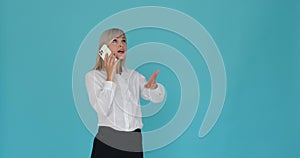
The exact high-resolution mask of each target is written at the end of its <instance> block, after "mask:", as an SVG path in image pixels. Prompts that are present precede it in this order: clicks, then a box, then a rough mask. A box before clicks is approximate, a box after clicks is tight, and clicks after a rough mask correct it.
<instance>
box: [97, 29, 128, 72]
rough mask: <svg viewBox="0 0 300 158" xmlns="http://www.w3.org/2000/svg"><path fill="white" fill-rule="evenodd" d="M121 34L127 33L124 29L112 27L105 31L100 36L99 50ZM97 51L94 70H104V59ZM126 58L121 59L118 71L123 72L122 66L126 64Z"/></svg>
mask: <svg viewBox="0 0 300 158" xmlns="http://www.w3.org/2000/svg"><path fill="white" fill-rule="evenodd" d="M121 35H125V33H124V31H123V30H121V29H118V28H112V29H108V30H106V31H104V32H103V33H102V35H101V37H100V40H99V47H98V51H99V50H100V48H101V47H102V46H103V45H104V44H106V45H109V42H110V41H111V40H112V39H113V38H116V37H120V36H121ZM98 51H97V58H96V64H95V66H94V68H93V69H94V70H103V69H104V60H103V59H102V58H101V57H100V56H99V55H98ZM125 59H126V58H124V59H121V60H120V62H119V64H118V65H117V70H116V73H121V72H122V67H123V66H124V65H125Z"/></svg>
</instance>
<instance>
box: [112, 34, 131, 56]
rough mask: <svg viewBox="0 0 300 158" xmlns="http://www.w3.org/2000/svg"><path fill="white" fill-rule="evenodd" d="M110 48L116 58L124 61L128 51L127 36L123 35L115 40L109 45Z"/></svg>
mask: <svg viewBox="0 0 300 158" xmlns="http://www.w3.org/2000/svg"><path fill="white" fill-rule="evenodd" d="M108 48H109V49H110V50H111V52H112V53H113V54H114V55H115V56H116V58H117V59H124V58H125V56H126V50H127V44H126V36H125V35H124V34H123V35H121V36H119V37H116V38H113V39H112V41H111V42H110V44H109V45H108Z"/></svg>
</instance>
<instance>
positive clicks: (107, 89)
mask: <svg viewBox="0 0 300 158" xmlns="http://www.w3.org/2000/svg"><path fill="white" fill-rule="evenodd" d="M85 79H86V88H87V92H88V96H89V100H90V103H91V105H92V106H93V108H94V109H95V110H96V112H97V113H103V114H104V115H105V116H108V115H109V114H110V112H111V106H112V102H113V98H114V95H115V90H116V84H115V83H114V82H112V81H106V80H104V79H102V78H101V77H100V76H99V75H97V74H96V72H95V71H91V72H89V73H87V75H86V78H85Z"/></svg>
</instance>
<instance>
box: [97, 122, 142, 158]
mask: <svg viewBox="0 0 300 158" xmlns="http://www.w3.org/2000/svg"><path fill="white" fill-rule="evenodd" d="M121 157H122V158H127V157H128V158H143V147H142V134H141V130H140V129H136V130H134V131H132V132H126V131H118V130H115V129H113V128H111V127H106V126H100V127H99V129H98V133H97V135H96V137H95V138H94V143H93V149H92V154H91V158H121Z"/></svg>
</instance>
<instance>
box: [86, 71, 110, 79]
mask: <svg viewBox="0 0 300 158" xmlns="http://www.w3.org/2000/svg"><path fill="white" fill-rule="evenodd" d="M105 75H106V72H105V71H103V70H95V69H93V70H90V71H88V72H87V73H86V75H85V77H86V78H88V77H94V76H97V78H98V77H101V78H104V77H105Z"/></svg>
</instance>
